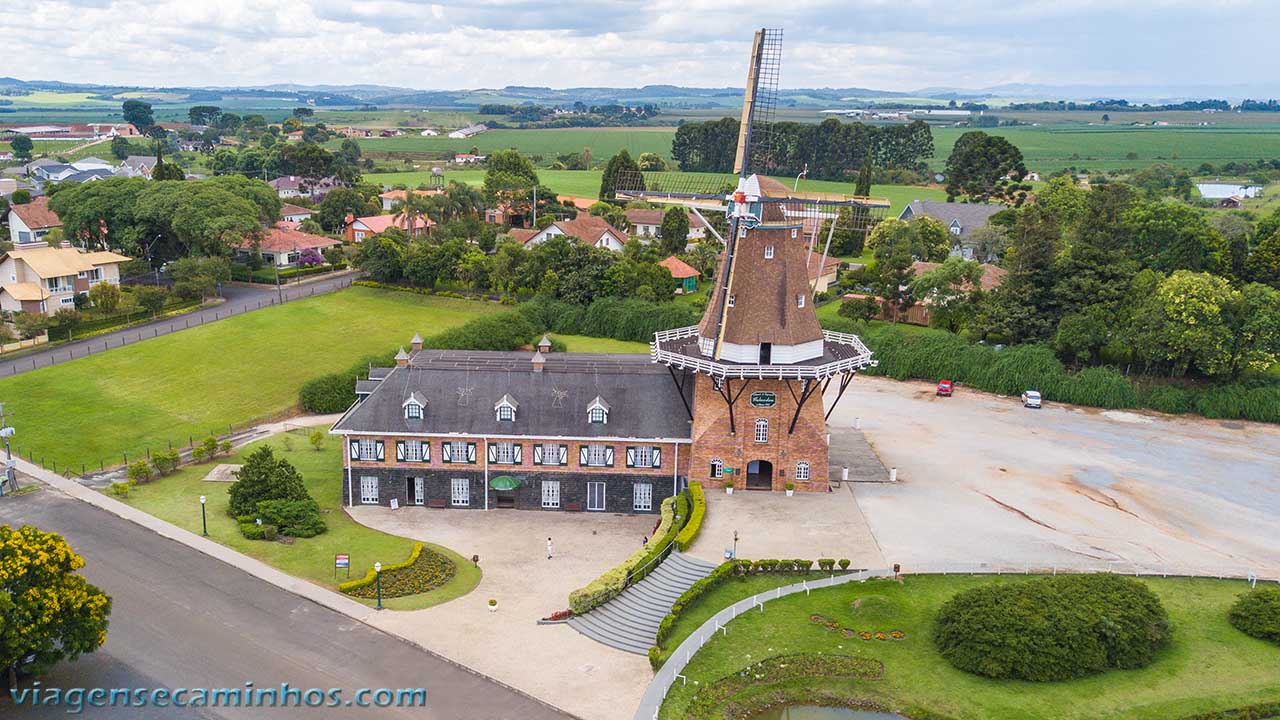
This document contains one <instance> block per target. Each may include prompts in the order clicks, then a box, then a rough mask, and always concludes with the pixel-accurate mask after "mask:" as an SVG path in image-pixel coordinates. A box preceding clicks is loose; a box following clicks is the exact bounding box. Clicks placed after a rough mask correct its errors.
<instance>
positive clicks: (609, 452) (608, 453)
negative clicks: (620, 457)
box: [604, 445, 613, 467]
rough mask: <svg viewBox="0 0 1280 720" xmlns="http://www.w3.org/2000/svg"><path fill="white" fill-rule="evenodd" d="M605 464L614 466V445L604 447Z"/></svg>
mask: <svg viewBox="0 0 1280 720" xmlns="http://www.w3.org/2000/svg"><path fill="white" fill-rule="evenodd" d="M604 464H605V465H608V466H609V467H613V446H612V445H609V446H608V447H606V448H605V449H604Z"/></svg>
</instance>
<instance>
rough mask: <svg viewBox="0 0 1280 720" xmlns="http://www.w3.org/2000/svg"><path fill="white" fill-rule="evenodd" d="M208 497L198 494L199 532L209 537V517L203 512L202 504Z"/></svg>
mask: <svg viewBox="0 0 1280 720" xmlns="http://www.w3.org/2000/svg"><path fill="white" fill-rule="evenodd" d="M208 499H209V498H207V497H205V496H204V495H201V496H200V534H201V535H203V536H205V537H209V519H208V517H207V516H206V515H205V513H204V504H205V502H206V501H208Z"/></svg>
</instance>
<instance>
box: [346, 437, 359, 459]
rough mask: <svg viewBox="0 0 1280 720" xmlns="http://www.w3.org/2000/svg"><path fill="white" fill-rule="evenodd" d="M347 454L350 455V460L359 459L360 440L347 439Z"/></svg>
mask: <svg viewBox="0 0 1280 720" xmlns="http://www.w3.org/2000/svg"><path fill="white" fill-rule="evenodd" d="M347 454H348V455H349V456H350V457H351V459H352V460H359V459H360V441H359V440H349V441H348V442H347Z"/></svg>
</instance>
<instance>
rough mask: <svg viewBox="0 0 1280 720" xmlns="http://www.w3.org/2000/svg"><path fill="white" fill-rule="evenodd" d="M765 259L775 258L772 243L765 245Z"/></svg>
mask: <svg viewBox="0 0 1280 720" xmlns="http://www.w3.org/2000/svg"><path fill="white" fill-rule="evenodd" d="M764 259H765V260H772V259H773V246H772V245H765V246H764Z"/></svg>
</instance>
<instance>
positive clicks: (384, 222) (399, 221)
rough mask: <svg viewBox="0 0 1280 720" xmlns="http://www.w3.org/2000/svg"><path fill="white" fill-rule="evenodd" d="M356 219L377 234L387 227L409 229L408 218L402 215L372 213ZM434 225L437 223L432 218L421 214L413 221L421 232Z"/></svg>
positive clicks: (415, 228) (414, 225) (415, 227)
mask: <svg viewBox="0 0 1280 720" xmlns="http://www.w3.org/2000/svg"><path fill="white" fill-rule="evenodd" d="M355 221H356V222H358V223H360V224H361V225H364V226H365V227H366V228H368V229H369V231H370V232H372V233H373V234H375V235H376V234H378V233H380V232H383V231H385V230H386V229H387V228H392V227H398V228H400V229H401V230H407V229H408V228H409V220H408V218H406V217H404V216H402V215H370V216H368V217H360V218H356V220H355ZM432 225H435V223H434V222H432V221H431V219H430V218H425V217H421V216H419V217H417V218H414V221H413V227H414V230H416V231H418V232H421V231H422V230H424V229H426V228H428V227H431V226H432Z"/></svg>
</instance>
